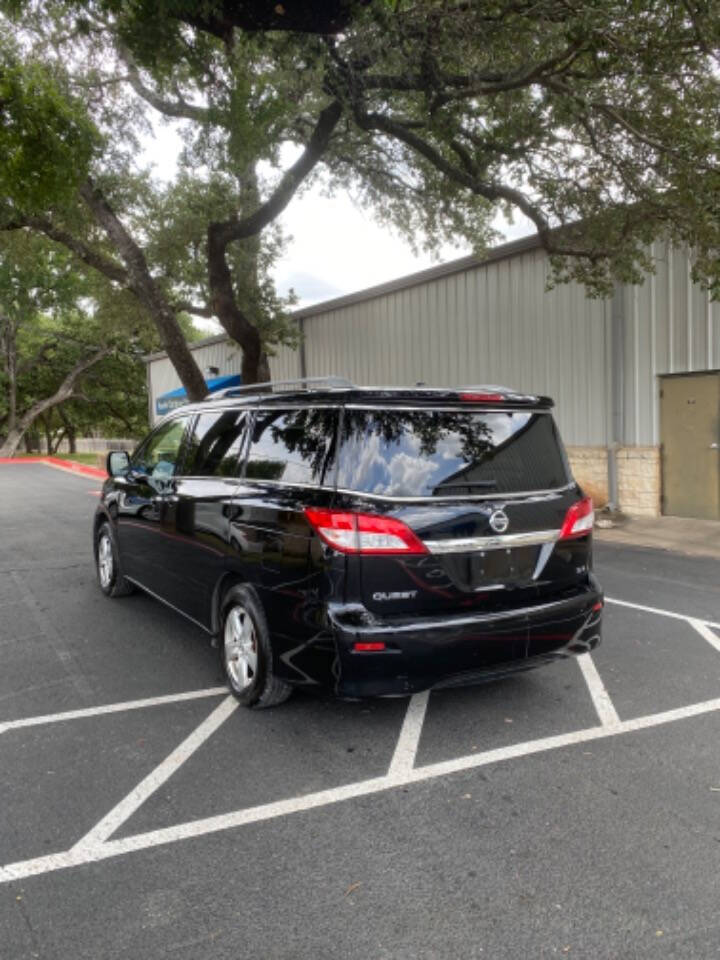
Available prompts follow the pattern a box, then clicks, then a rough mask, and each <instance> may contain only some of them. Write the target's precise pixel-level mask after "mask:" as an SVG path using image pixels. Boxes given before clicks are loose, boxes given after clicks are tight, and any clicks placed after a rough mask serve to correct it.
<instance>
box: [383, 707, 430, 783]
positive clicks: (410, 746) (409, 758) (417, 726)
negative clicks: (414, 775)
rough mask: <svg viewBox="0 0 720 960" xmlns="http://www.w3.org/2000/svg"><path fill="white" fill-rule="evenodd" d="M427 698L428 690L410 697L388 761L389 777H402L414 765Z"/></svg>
mask: <svg viewBox="0 0 720 960" xmlns="http://www.w3.org/2000/svg"><path fill="white" fill-rule="evenodd" d="M429 698H430V691H429V690H424V691H423V692H422V693H416V694H414V695H413V696H412V697H411V698H410V703H408V708H407V711H406V713H405V719H404V720H403V725H402V729H401V730H400V736H399V737H398V742H397V745H396V747H395V753H394V754H393V758H392V760H391V761H390V769H389V770H388V776H389V777H400V778H401V779H402V777H403V776H404V775H405V774H406V773H407V771H408V770H412V768H413V767H414V766H415V755H416V754H417V749H418V744H419V743H420V735H421V734H422V728H423V723H424V722H425V711H426V710H427V705H428V700H429Z"/></svg>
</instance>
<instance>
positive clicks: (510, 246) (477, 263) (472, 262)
mask: <svg viewBox="0 0 720 960" xmlns="http://www.w3.org/2000/svg"><path fill="white" fill-rule="evenodd" d="M539 246H540V239H539V237H538V236H537V234H533V235H532V236H529V237H521V238H520V239H519V240H510V241H509V242H508V243H502V244H500V246H497V247H493V248H492V249H491V250H488V251H487V253H486V255H485V256H484V257H477V256H476V255H475V254H474V253H471V254H470V255H469V256H466V257H460V258H459V259H458V260H448V262H447V263H439V264H438V265H437V266H436V267H427V268H426V269H425V270H419V271H418V272H417V273H409V274H406V275H405V276H404V277H398V278H397V279H395V280H387V281H385V283H379V284H376V285H375V286H374V287H366V288H365V289H364V290H357V291H356V292H355V293H346V294H343V296H341V297H335V298H334V299H332V300H323V301H321V302H320V303H313V304H311V305H310V306H308V307H302V309H300V310H294V311H293V312H292V313H291V314H290V317H291V319H293V320H304V319H306V318H307V317H312V316H314V315H315V314H318V313H327V312H328V311H329V310H336V309H338V308H340V307H347V306H351V305H352V304H355V303H362V302H363V301H365V300H372V299H374V298H375V297H381V296H383V295H384V294H387V293H396V292H397V291H399V290H406V289H407V288H408V287H415V286H417V285H418V284H420V283H428V282H429V281H432V280H440V279H442V278H443V277H448V276H451V275H452V274H453V273H463V272H464V271H465V270H472V269H476V268H477V267H484V266H485V265H486V264H489V263H494V262H496V261H497V260H504V259H506V258H507V257H514V256H515V255H516V254H518V253H525V252H526V251H528V250H534V249H536V248H537V247H539Z"/></svg>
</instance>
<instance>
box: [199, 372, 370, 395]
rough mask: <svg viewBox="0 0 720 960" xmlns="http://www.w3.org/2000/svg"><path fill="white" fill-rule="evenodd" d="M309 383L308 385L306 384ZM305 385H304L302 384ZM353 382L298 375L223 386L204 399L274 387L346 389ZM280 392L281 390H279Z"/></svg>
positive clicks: (270, 389)
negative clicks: (295, 378)
mask: <svg viewBox="0 0 720 960" xmlns="http://www.w3.org/2000/svg"><path fill="white" fill-rule="evenodd" d="M307 384H310V386H307ZM302 385H305V386H302ZM354 386H355V384H354V383H352V381H351V380H347V379H346V378H345V377H299V378H298V379H297V380H266V381H265V382H264V383H248V384H246V385H243V386H239V387H225V388H224V389H223V390H215V391H214V392H213V393H209V394H208V395H207V397H206V398H205V399H206V400H217V399H218V397H221V398H222V397H241V396H243V395H246V394H248V393H265V392H267V393H275V392H277V391H276V389H275V388H276V387H282V388H283V389H284V390H285V389H287V390H292V389H293V388H297V389H300V390H302V389H305V390H313V389H322V388H323V387H324V388H326V389H329V390H332V389H347V388H348V387H354ZM280 392H282V391H280Z"/></svg>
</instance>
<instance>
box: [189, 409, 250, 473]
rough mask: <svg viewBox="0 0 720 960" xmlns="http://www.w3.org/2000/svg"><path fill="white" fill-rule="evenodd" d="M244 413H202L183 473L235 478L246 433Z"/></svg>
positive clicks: (191, 439)
mask: <svg viewBox="0 0 720 960" xmlns="http://www.w3.org/2000/svg"><path fill="white" fill-rule="evenodd" d="M245 421H246V415H245V413H244V412H243V411H242V410H223V411H219V410H216V411H214V412H212V411H211V412H208V413H201V414H200V416H199V417H198V418H197V420H196V421H195V426H194V427H193V430H192V433H191V434H190V440H189V442H188V455H187V457H186V458H185V468H184V469H183V473H184V474H185V475H186V476H189V477H234V476H236V474H237V472H238V457H239V455H240V449H241V447H242V442H243V438H244V433H245Z"/></svg>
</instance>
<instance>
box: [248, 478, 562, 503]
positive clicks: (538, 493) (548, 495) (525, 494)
mask: <svg viewBox="0 0 720 960" xmlns="http://www.w3.org/2000/svg"><path fill="white" fill-rule="evenodd" d="M263 482H265V483H272V482H277V481H263ZM575 486H577V484H576V483H575V481H574V480H573V481H572V482H571V483H566V484H565V486H564V487H551V488H550V489H549V490H519V491H518V492H517V493H499V492H496V493H474V494H470V495H468V494H461V495H460V496H447V497H432V496H430V497H387V496H385V494H383V493H363V492H362V491H360V490H349V489H348V488H347V487H338V488H337V493H349V494H351V495H352V496H353V497H362V498H363V499H368V500H382V501H384V502H386V503H423V504H426V505H427V506H432V505H433V504H436V503H443V502H446V501H448V500H449V501H457V502H465V501H467V500H495V501H497V502H498V503H506V502H507V501H508V500H521V499H523V498H527V499H530V500H552V498H553V497H555V496H557V495H558V494H559V493H565V492H566V491H567V490H572V489H573V487H575ZM316 489H317V488H316ZM323 489H324V488H323Z"/></svg>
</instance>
